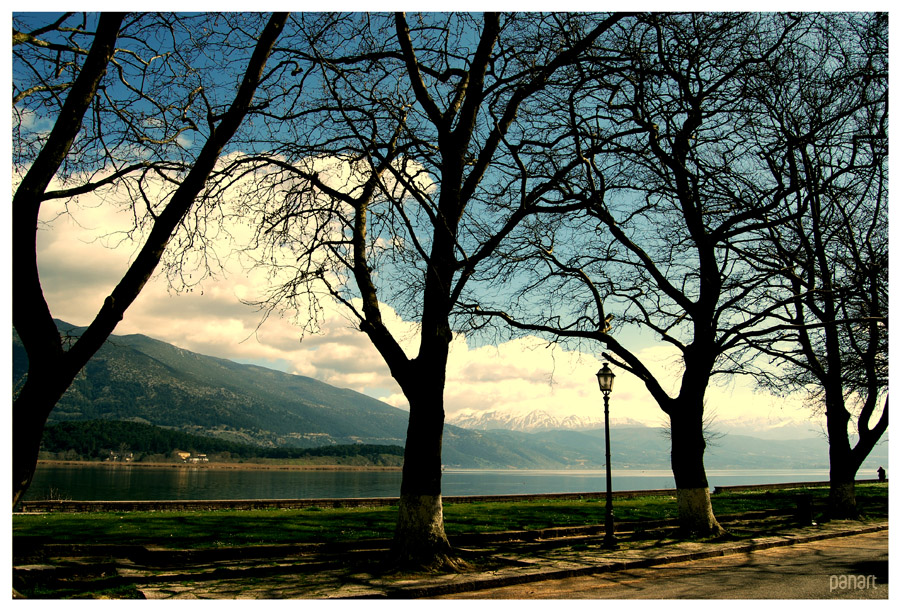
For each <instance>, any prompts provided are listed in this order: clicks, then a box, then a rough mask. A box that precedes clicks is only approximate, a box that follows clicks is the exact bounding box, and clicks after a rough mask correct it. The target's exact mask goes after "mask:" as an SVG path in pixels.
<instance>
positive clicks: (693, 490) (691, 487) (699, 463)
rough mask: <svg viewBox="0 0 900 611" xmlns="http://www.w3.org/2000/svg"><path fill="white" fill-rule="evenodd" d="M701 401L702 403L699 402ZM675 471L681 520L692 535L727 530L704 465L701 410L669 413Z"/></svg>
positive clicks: (714, 533) (680, 524)
mask: <svg viewBox="0 0 900 611" xmlns="http://www.w3.org/2000/svg"><path fill="white" fill-rule="evenodd" d="M700 404H702V402H701V403H700ZM670 422H671V435H672V474H673V475H674V476H675V488H676V496H677V499H678V522H679V526H680V528H681V530H682V532H683V533H684V534H686V535H690V536H695V535H699V536H704V537H706V536H718V535H721V534H723V533H724V532H725V530H724V529H723V528H722V527H721V526H720V525H719V522H718V521H717V520H716V516H715V514H714V513H713V509H712V503H711V502H710V497H709V482H708V481H707V479H706V469H705V467H704V466H703V453H704V452H705V450H706V441H705V440H704V438H703V411H702V409H696V408H693V409H690V408H689V409H680V410H679V409H676V410H673V411H672V413H671V414H670Z"/></svg>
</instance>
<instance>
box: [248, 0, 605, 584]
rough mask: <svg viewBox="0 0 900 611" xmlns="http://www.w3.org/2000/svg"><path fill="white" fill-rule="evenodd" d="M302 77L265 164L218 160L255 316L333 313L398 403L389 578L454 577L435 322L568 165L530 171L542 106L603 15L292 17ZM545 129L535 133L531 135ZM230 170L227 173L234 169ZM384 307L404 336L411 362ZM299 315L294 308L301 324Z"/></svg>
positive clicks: (546, 124) (261, 159)
mask: <svg viewBox="0 0 900 611" xmlns="http://www.w3.org/2000/svg"><path fill="white" fill-rule="evenodd" d="M296 19H297V30H298V32H299V35H300V36H302V37H303V38H304V42H303V43H300V44H298V45H296V46H297V47H298V48H306V47H307V46H308V47H309V48H311V51H310V56H301V55H299V54H298V60H299V61H303V62H305V61H311V62H314V64H315V69H314V70H309V71H306V72H304V73H302V74H299V73H298V76H297V79H298V81H300V82H302V83H303V87H304V92H305V93H307V94H308V95H309V96H310V97H307V96H304V99H303V100H302V104H297V105H292V106H290V107H286V108H281V109H277V111H276V109H274V108H273V109H272V110H271V121H270V125H271V127H272V144H271V149H270V151H269V152H268V154H266V155H262V154H260V155H256V156H247V157H245V158H243V159H240V160H237V161H236V162H235V175H236V176H244V177H246V180H245V181H244V183H243V184H244V189H245V191H244V194H243V196H244V197H243V200H244V201H245V202H246V208H244V209H242V210H240V211H239V214H240V215H241V216H242V218H247V217H248V215H249V217H250V218H251V219H253V220H252V221H251V225H253V226H256V227H259V234H258V242H257V243H256V244H253V245H252V246H253V249H258V248H260V247H266V251H265V252H266V253H267V254H266V255H265V256H264V257H263V258H261V259H259V260H258V261H257V263H258V264H259V265H263V266H266V267H267V268H268V269H270V270H271V272H272V275H273V284H272V286H273V289H272V292H271V294H270V295H269V298H268V300H267V301H266V302H265V303H262V304H261V305H262V306H263V307H265V308H301V309H302V311H304V312H308V311H311V312H312V313H315V312H316V311H317V304H318V303H319V301H318V300H319V299H322V298H327V299H333V300H336V301H337V302H339V303H341V304H343V306H345V308H346V311H347V312H348V313H349V315H350V317H351V319H352V320H353V321H354V324H357V325H358V326H359V329H360V330H361V331H362V332H364V333H366V335H367V336H368V337H369V339H370V340H371V341H372V343H373V345H374V346H375V347H376V349H377V350H378V351H379V353H380V354H381V356H382V357H383V358H384V360H385V362H386V363H387V365H388V367H389V369H390V372H391V375H392V376H393V377H394V379H395V380H396V381H397V383H398V385H399V386H400V388H401V389H402V391H403V393H404V395H405V396H406V398H407V400H408V401H409V410H410V412H409V428H408V432H407V438H406V450H405V459H404V466H403V480H402V485H401V490H400V508H399V517H398V521H397V529H396V533H395V537H394V549H393V552H394V555H395V557H396V560H397V561H398V562H399V563H401V564H415V565H427V566H432V567H445V568H447V567H454V566H457V559H456V558H455V556H454V554H453V553H452V549H451V547H450V544H449V542H448V540H447V537H446V534H445V532H444V526H443V517H442V505H441V445H442V435H443V427H444V406H443V393H444V384H445V376H446V365H447V358H448V353H449V347H450V343H451V341H452V340H453V324H452V322H453V316H454V313H455V312H456V311H457V309H458V308H457V304H458V303H459V302H460V300H461V299H464V297H465V296H466V295H467V294H468V293H469V289H468V285H469V283H470V281H472V280H473V278H477V277H478V274H479V270H480V266H481V264H482V263H483V262H484V261H485V260H486V259H488V257H489V256H490V255H491V253H492V252H493V251H494V249H495V248H496V247H497V245H498V244H499V243H500V242H502V240H503V239H504V237H505V236H507V235H508V234H509V233H510V232H511V231H512V230H513V228H514V227H515V226H516V225H517V224H518V223H519V222H521V221H522V219H523V218H525V217H527V216H528V215H530V214H536V213H538V212H540V211H541V210H550V209H553V210H561V209H563V208H564V207H565V202H564V200H562V199H560V198H549V199H548V198H547V197H545V196H547V195H548V194H549V193H551V192H552V190H553V185H555V184H556V183H558V182H559V180H560V177H562V176H564V175H565V174H567V173H568V172H570V171H572V169H573V168H575V167H577V165H578V163H577V162H575V161H573V160H569V161H568V162H567V163H563V164H559V165H558V166H553V165H551V164H547V163H545V161H546V160H547V158H548V155H547V153H548V151H549V150H551V149H552V148H553V146H554V142H553V137H554V130H555V126H554V124H553V122H552V121H548V120H545V119H544V114H545V113H547V112H549V113H551V114H556V113H555V111H554V109H551V108H547V107H545V106H543V102H544V101H545V100H546V99H547V98H546V97H545V96H546V92H547V91H548V90H550V89H553V88H555V87H556V86H557V85H558V82H559V81H558V79H561V78H562V76H563V75H565V74H566V73H567V70H568V69H569V67H570V66H571V65H572V64H573V63H574V62H576V61H577V60H579V59H580V57H582V56H583V55H584V54H585V53H586V51H587V50H588V49H589V48H590V47H591V46H592V45H593V44H594V43H595V42H596V41H597V40H598V39H599V38H600V37H601V36H602V35H603V33H604V32H606V31H607V30H608V29H609V28H610V27H611V26H612V25H613V24H614V23H616V22H617V21H618V20H619V19H620V17H619V16H594V15H557V14H551V15H540V14H528V15H496V14H486V15H484V16H483V18H480V17H477V16H474V15H470V14H422V15H415V16H412V17H407V16H406V15H404V14H397V15H394V16H387V15H376V14H365V15H363V14H351V15H336V16H326V17H323V16H318V15H316V16H312V15H301V16H298V17H297V18H296ZM536 126H541V127H543V128H545V131H544V132H540V131H537V130H535V127H536ZM238 168H241V169H238ZM384 304H389V305H390V306H391V307H392V308H393V309H394V310H396V311H397V312H398V313H400V314H401V315H402V316H403V317H404V319H405V320H408V321H414V322H415V323H417V325H418V331H419V332H418V346H417V348H413V350H415V354H412V355H410V354H407V351H406V350H404V347H403V339H404V338H403V337H400V336H399V335H398V333H397V330H396V329H392V328H390V327H389V325H388V324H387V323H386V322H385V316H384V313H383V309H384ZM307 308H308V310H307Z"/></svg>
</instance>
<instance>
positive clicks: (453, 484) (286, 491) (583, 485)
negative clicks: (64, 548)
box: [26, 465, 828, 501]
mask: <svg viewBox="0 0 900 611" xmlns="http://www.w3.org/2000/svg"><path fill="white" fill-rule="evenodd" d="M707 477H708V479H709V483H710V486H711V487H715V486H738V485H745V484H773V483H785V482H805V481H827V480H828V471H827V470H825V469H821V470H781V471H779V470H732V471H708V472H707ZM612 480H613V481H612V487H613V490H651V489H655V488H674V487H675V480H674V478H673V477H672V473H671V471H667V470H660V471H652V470H646V471H644V470H635V471H628V470H620V471H616V470H613V478H612ZM442 488H443V494H444V495H445V496H465V495H480V494H542V493H553V492H603V491H604V490H605V489H606V474H605V472H604V471H516V470H447V471H445V472H444V477H443V486H442ZM399 491H400V472H399V471H231V470H228V471H226V470H217V469H151V468H143V467H132V466H128V465H121V466H116V467H104V466H77V467H75V466H45V465H39V466H38V469H37V472H36V473H35V477H34V482H33V483H32V485H31V488H30V489H29V490H28V493H27V496H26V498H27V499H28V500H40V499H48V498H53V499H70V500H79V501H116V500H215V499H301V498H355V497H396V496H398V495H399Z"/></svg>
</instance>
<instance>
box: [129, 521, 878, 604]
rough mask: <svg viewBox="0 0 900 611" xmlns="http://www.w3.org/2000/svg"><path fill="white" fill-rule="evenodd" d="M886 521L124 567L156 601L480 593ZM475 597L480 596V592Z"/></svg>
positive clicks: (873, 527) (860, 529) (861, 529)
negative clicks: (443, 564)
mask: <svg viewBox="0 0 900 611" xmlns="http://www.w3.org/2000/svg"><path fill="white" fill-rule="evenodd" d="M887 528H888V522H887V520H884V521H870V522H862V523H861V522H854V521H833V522H828V523H825V524H819V525H810V526H805V527H788V528H780V529H779V530H778V532H777V533H773V534H771V535H768V536H761V537H755V538H751V539H745V540H739V541H735V540H731V541H716V542H684V541H677V540H673V539H668V538H665V537H663V538H659V539H653V538H651V539H644V540H635V541H627V540H623V541H622V545H621V547H620V549H618V550H613V551H610V550H604V549H602V548H601V547H600V543H601V541H602V536H576V537H564V538H554V539H552V540H537V541H528V542H521V544H520V545H516V542H514V541H512V542H506V543H505V544H503V545H499V546H495V545H484V546H479V547H474V546H469V547H465V548H462V549H461V550H460V551H461V553H462V554H463V557H464V558H466V559H468V560H469V561H470V562H471V563H472V565H473V567H474V569H473V570H472V571H468V572H463V573H457V574H451V575H446V574H415V575H412V574H410V575H403V574H387V575H383V574H379V573H378V558H381V557H383V556H382V555H381V554H382V551H380V550H371V549H370V550H357V551H352V552H347V551H345V552H342V553H341V554H339V555H332V556H330V557H329V556H328V555H320V556H318V557H316V558H311V557H310V556H309V555H306V556H305V557H304V558H302V559H301V558H299V557H293V558H292V557H290V555H282V556H281V557H277V556H278V555H272V556H270V558H269V559H268V560H267V561H264V562H263V561H260V560H258V559H257V560H254V561H252V562H248V561H247V559H246V558H245V559H236V560H235V561H234V562H233V563H231V564H229V563H227V562H223V561H222V560H221V559H218V560H217V561H216V562H215V563H213V564H210V565H209V566H208V567H204V566H203V565H202V563H201V564H197V565H196V566H195V569H196V570H194V571H191V572H190V574H188V573H185V572H184V571H183V570H174V571H170V572H168V573H167V572H166V571H165V570H154V571H148V570H147V568H146V567H145V566H141V565H139V564H135V566H133V567H132V568H129V567H127V566H120V567H119V568H118V569H117V570H118V574H119V575H121V576H123V577H130V578H132V579H133V580H134V581H135V582H136V583H140V582H142V581H143V582H144V583H143V584H141V585H139V586H138V587H139V590H140V591H141V592H142V593H143V595H144V596H145V597H146V598H150V599H286V598H314V599H328V598H344V599H347V598H393V599H398V598H407V599H408V598H431V597H438V596H443V595H448V594H459V593H463V592H478V591H480V590H486V589H488V588H498V587H503V586H508V585H513V584H524V583H537V582H544V581H550V580H560V579H566V578H571V577H577V576H582V575H597V574H602V573H607V572H611V571H622V570H633V569H640V568H646V567H652V566H660V565H664V564H671V563H676V562H684V561H686V560H696V559H703V558H713V557H719V556H725V555H731V554H738V553H742V552H749V551H753V550H761V549H769V548H774V547H778V546H786V545H794V544H797V543H804V542H809V541H817V540H822V539H827V538H836V537H847V536H852V535H854V534H857V533H870V532H879V531H885V530H887ZM475 597H477V596H475Z"/></svg>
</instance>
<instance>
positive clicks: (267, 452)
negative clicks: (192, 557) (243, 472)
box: [41, 420, 403, 466]
mask: <svg viewBox="0 0 900 611" xmlns="http://www.w3.org/2000/svg"><path fill="white" fill-rule="evenodd" d="M41 452H42V456H43V457H44V458H56V459H71V460H112V461H124V460H129V461H133V462H164V461H167V462H169V461H172V460H180V457H179V456H178V454H177V453H178V452H183V453H190V454H191V455H193V456H195V457H196V456H197V455H201V454H202V455H205V456H206V457H208V458H209V459H211V460H218V461H229V460H232V461H251V460H255V459H293V460H297V459H315V458H328V459H331V461H332V462H335V463H337V464H346V463H348V462H352V463H356V464H370V465H380V466H397V465H400V464H402V462H403V448H402V447H401V446H394V445H391V446H386V445H371V444H349V445H335V446H322V447H318V448H263V447H260V446H254V445H249V444H241V443H234V442H230V441H226V440H223V439H215V438H212V437H203V436H200V435H191V434H188V433H182V432H180V431H172V430H167V429H163V428H160V427H156V426H152V425H149V424H140V423H136V422H120V421H108V420H89V421H85V422H60V423H57V424H52V425H50V426H48V427H47V428H46V430H45V431H44V440H43V443H42V446H41Z"/></svg>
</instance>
